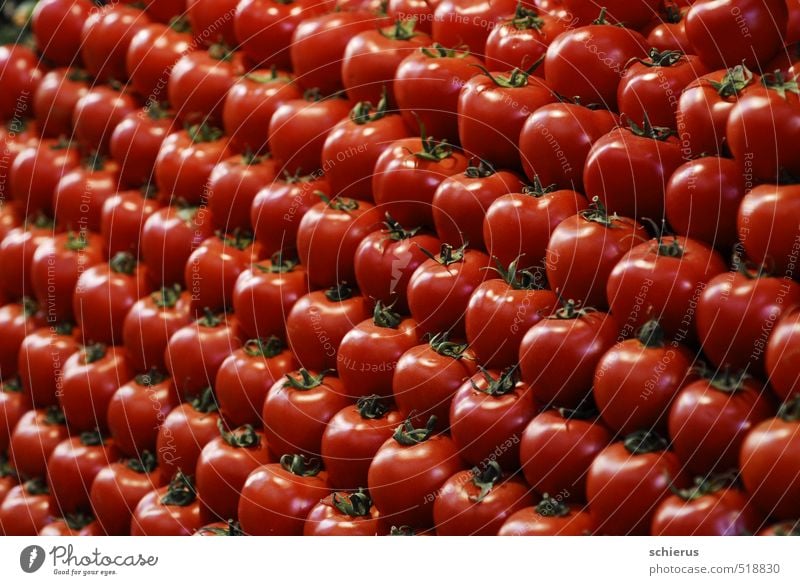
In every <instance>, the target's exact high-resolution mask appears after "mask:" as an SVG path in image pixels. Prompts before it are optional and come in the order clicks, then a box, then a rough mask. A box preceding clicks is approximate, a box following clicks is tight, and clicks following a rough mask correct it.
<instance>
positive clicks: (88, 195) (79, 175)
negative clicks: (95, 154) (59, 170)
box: [51, 159, 119, 232]
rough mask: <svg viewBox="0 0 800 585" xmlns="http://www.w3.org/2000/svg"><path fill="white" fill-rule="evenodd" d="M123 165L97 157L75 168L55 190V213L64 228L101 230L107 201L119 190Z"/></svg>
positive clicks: (57, 220)
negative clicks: (101, 217) (121, 166)
mask: <svg viewBox="0 0 800 585" xmlns="http://www.w3.org/2000/svg"><path fill="white" fill-rule="evenodd" d="M118 184H119V165H118V164H117V163H116V162H114V161H109V162H102V161H100V160H97V159H95V160H94V161H92V162H89V163H88V164H87V165H85V166H80V167H76V168H74V169H72V170H71V171H69V172H68V173H67V174H65V175H64V176H63V177H61V180H59V182H58V185H56V188H55V190H54V191H53V204H52V207H51V209H53V216H54V217H55V218H56V226H57V227H58V228H59V229H62V230H71V231H86V230H89V231H92V232H99V231H100V216H101V214H102V211H103V204H104V203H105V202H106V200H107V199H108V198H109V197H111V196H112V195H113V194H114V193H116V192H117V186H118Z"/></svg>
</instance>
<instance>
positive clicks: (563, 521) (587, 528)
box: [497, 507, 595, 536]
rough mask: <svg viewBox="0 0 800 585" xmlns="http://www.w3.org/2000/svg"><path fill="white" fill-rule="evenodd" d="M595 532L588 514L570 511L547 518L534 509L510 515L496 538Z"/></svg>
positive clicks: (573, 534) (577, 534) (530, 508)
mask: <svg viewBox="0 0 800 585" xmlns="http://www.w3.org/2000/svg"><path fill="white" fill-rule="evenodd" d="M594 531H595V526H594V521H593V520H592V517H591V515H590V514H589V512H586V511H584V510H570V511H569V512H568V513H567V514H566V515H564V516H554V517H547V516H542V514H541V512H538V511H537V508H535V507H529V508H522V509H521V510H518V511H517V512H515V513H514V514H512V515H511V516H510V517H509V518H508V519H507V520H506V521H505V523H504V524H503V525H502V526H501V527H500V530H499V531H498V532H497V535H498V536H586V535H590V534H593V533H594Z"/></svg>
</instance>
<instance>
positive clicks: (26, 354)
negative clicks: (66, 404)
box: [18, 323, 80, 408]
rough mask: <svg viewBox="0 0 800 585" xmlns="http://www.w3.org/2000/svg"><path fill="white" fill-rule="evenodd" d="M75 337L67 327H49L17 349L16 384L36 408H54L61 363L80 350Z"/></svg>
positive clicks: (31, 335) (71, 328) (56, 325)
mask: <svg viewBox="0 0 800 585" xmlns="http://www.w3.org/2000/svg"><path fill="white" fill-rule="evenodd" d="M77 335H78V330H77V329H76V328H74V327H73V325H72V324H71V323H58V324H52V325H50V326H49V327H46V328H45V327H42V328H41V329H37V330H36V331H33V332H32V333H30V334H29V335H28V336H27V337H26V338H25V339H24V340H23V342H22V345H20V348H19V362H18V363H19V377H20V381H21V383H22V388H23V389H24V390H25V392H26V393H27V394H28V396H29V397H30V400H31V403H32V404H33V405H34V406H35V407H36V408H44V407H46V406H51V405H54V404H58V392H59V389H60V386H61V373H62V370H63V368H64V363H65V362H66V361H67V358H69V356H71V355H72V354H73V353H75V352H76V351H78V349H80V346H79V344H78V339H77Z"/></svg>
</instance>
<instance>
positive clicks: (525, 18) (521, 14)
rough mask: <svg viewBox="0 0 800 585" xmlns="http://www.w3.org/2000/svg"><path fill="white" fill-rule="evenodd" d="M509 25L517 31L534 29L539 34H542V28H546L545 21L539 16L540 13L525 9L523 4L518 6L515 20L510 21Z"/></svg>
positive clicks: (520, 3)
mask: <svg viewBox="0 0 800 585" xmlns="http://www.w3.org/2000/svg"><path fill="white" fill-rule="evenodd" d="M508 23H509V24H511V25H512V26H513V27H514V28H515V29H517V30H529V29H534V30H536V31H537V32H542V28H544V25H545V22H544V19H543V18H542V17H541V16H539V13H538V12H537V11H536V10H531V9H530V8H525V6H523V5H522V2H519V3H518V4H517V9H516V11H514V18H512V19H511V20H509V21H508Z"/></svg>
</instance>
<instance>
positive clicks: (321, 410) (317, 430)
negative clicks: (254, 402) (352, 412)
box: [263, 369, 351, 458]
mask: <svg viewBox="0 0 800 585" xmlns="http://www.w3.org/2000/svg"><path fill="white" fill-rule="evenodd" d="M350 403H351V400H350V398H349V397H348V396H347V393H346V392H345V388H344V384H343V383H342V382H341V380H339V379H338V378H335V377H332V376H329V375H326V374H325V373H321V374H315V373H313V372H309V371H308V370H306V369H300V370H298V371H296V372H292V373H289V374H286V379H285V380H283V379H280V380H278V381H276V382H275V384H273V385H272V388H270V389H269V392H268V393H267V398H266V400H265V401H264V410H263V419H264V435H265V437H266V438H267V442H268V443H269V448H270V451H271V452H272V453H273V454H274V455H275V456H276V457H279V458H280V457H283V456H284V455H286V454H289V453H295V452H296V453H299V454H302V455H308V456H319V454H320V448H321V444H322V434H323V433H324V432H325V427H326V426H327V424H328V421H329V420H331V419H332V418H333V416H334V415H335V414H336V413H337V412H339V411H340V410H342V409H343V408H344V407H346V406H348V405H349V404H350Z"/></svg>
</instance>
